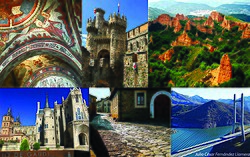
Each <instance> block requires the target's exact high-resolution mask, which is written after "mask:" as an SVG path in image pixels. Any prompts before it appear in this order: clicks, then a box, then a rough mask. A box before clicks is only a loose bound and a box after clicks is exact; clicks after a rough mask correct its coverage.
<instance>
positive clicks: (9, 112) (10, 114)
mask: <svg viewBox="0 0 250 157" xmlns="http://www.w3.org/2000/svg"><path fill="white" fill-rule="evenodd" d="M7 115H8V116H12V111H11V108H9V109H8V113H7Z"/></svg>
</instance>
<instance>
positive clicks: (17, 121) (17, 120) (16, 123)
mask: <svg viewBox="0 0 250 157" xmlns="http://www.w3.org/2000/svg"><path fill="white" fill-rule="evenodd" d="M14 126H21V120H20V116H17V117H16V121H15V122H14Z"/></svg>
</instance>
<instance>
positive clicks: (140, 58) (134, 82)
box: [123, 52, 148, 87]
mask: <svg viewBox="0 0 250 157" xmlns="http://www.w3.org/2000/svg"><path fill="white" fill-rule="evenodd" d="M133 55H134V53H127V54H126V55H125V57H124V80H123V86H124V87H147V86H148V62H147V57H148V54H147V52H138V53H137V62H133ZM133 63H136V66H137V68H136V69H133Z"/></svg>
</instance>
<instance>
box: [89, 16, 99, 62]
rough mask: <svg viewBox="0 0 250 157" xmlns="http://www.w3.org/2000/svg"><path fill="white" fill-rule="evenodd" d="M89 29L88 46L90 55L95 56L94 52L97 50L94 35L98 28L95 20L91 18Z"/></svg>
mask: <svg viewBox="0 0 250 157" xmlns="http://www.w3.org/2000/svg"><path fill="white" fill-rule="evenodd" d="M86 29H87V31H88V35H87V39H86V48H87V50H88V51H89V52H90V57H91V58H93V55H94V52H95V51H96V44H95V41H94V37H95V35H96V34H97V32H98V29H97V28H96V27H95V20H94V19H91V18H89V19H88V23H87V27H86Z"/></svg>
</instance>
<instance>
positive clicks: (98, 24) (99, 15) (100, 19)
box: [94, 8, 105, 29]
mask: <svg viewBox="0 0 250 157" xmlns="http://www.w3.org/2000/svg"><path fill="white" fill-rule="evenodd" d="M95 14H96V17H95V19H94V20H95V28H96V29H101V28H102V27H103V23H104V21H105V20H104V14H105V11H104V10H102V9H101V8H96V9H95Z"/></svg>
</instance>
